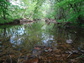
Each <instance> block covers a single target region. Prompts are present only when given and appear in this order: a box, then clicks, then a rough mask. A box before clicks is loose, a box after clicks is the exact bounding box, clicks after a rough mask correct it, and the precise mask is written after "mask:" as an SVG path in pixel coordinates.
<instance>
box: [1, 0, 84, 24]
mask: <svg viewBox="0 0 84 63" xmlns="http://www.w3.org/2000/svg"><path fill="white" fill-rule="evenodd" d="M14 1H15V0H14ZM17 1H19V0H17ZM19 3H20V4H18V5H17V4H16V5H14V4H12V3H11V2H10V0H9V1H8V0H0V18H4V19H5V18H8V19H17V18H29V19H42V18H52V19H56V20H57V21H59V22H62V20H63V21H71V22H80V21H81V20H83V17H84V9H83V0H31V1H30V0H21V1H20V2H19ZM5 22H6V21H4V22H3V23H5ZM1 23H2V22H1Z"/></svg>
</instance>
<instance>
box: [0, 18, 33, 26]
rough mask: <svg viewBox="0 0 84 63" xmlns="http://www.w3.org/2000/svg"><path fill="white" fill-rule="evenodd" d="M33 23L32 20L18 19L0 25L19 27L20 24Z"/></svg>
mask: <svg viewBox="0 0 84 63" xmlns="http://www.w3.org/2000/svg"><path fill="white" fill-rule="evenodd" d="M33 22H34V20H30V19H26V18H19V19H14V20H13V21H12V22H9V23H0V25H21V24H28V23H33Z"/></svg>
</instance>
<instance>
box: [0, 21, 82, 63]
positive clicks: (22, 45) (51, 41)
mask: <svg viewBox="0 0 84 63" xmlns="http://www.w3.org/2000/svg"><path fill="white" fill-rule="evenodd" d="M53 26H54V25H53V24H50V25H46V24H45V23H44V22H37V23H33V24H27V25H20V26H19V25H18V26H1V28H0V61H2V60H3V61H6V60H7V58H8V57H10V56H8V55H9V54H11V55H15V57H13V58H14V59H15V60H17V59H18V57H19V56H21V54H20V53H24V54H23V55H25V54H29V53H30V52H31V50H32V49H33V47H34V46H37V45H38V46H46V47H52V48H53V50H54V51H55V50H57V49H60V50H61V51H67V50H72V49H74V50H80V51H82V52H84V29H80V28H76V29H68V30H67V29H66V30H65V29H63V28H57V27H53ZM49 50H50V49H49ZM17 61H18V60H17ZM0 63H1V62H0ZM9 63H10V61H9ZM51 63H52V62H51ZM53 63H54V62H53Z"/></svg>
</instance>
